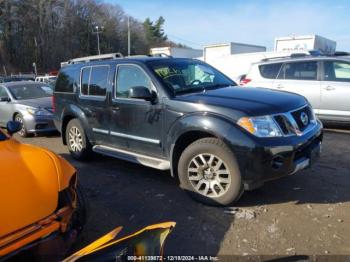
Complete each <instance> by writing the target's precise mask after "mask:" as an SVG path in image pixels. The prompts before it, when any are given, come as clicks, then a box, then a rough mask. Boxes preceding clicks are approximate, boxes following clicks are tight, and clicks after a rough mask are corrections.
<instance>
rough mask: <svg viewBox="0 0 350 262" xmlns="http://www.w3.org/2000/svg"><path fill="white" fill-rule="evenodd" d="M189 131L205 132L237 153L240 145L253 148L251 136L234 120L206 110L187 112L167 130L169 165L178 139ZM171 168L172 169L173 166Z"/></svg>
mask: <svg viewBox="0 0 350 262" xmlns="http://www.w3.org/2000/svg"><path fill="white" fill-rule="evenodd" d="M191 131H200V132H205V133H208V134H211V135H213V136H215V137H217V138H219V139H221V140H223V141H224V142H225V143H226V144H227V145H228V146H229V147H230V149H231V150H232V151H233V152H234V153H238V154H239V153H240V151H241V150H240V149H241V148H242V147H244V148H245V149H246V148H254V142H253V140H252V138H251V137H250V136H249V135H248V134H246V133H245V132H243V131H242V130H241V128H240V127H238V126H237V125H236V123H234V120H232V119H230V118H227V117H225V116H222V115H219V114H215V113H208V112H200V113H194V114H188V115H185V116H183V117H181V118H180V119H178V120H177V121H176V122H175V123H174V124H173V125H172V126H171V127H170V129H169V131H168V135H167V137H166V143H165V147H166V149H165V150H166V152H167V153H168V154H169V155H168V157H169V159H170V161H171V165H173V153H174V147H175V145H176V143H177V141H178V139H179V138H180V137H181V136H182V135H184V134H186V133H188V132H191ZM171 170H172V171H173V166H172V168H171Z"/></svg>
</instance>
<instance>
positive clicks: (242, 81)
mask: <svg viewBox="0 0 350 262" xmlns="http://www.w3.org/2000/svg"><path fill="white" fill-rule="evenodd" d="M250 81H252V80H251V79H249V78H243V79H241V81H239V85H241V86H244V85H246V84H248V83H249V82H250Z"/></svg>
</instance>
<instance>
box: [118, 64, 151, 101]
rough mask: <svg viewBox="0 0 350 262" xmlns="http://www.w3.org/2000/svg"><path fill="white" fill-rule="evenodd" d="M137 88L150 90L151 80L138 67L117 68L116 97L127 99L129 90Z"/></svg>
mask: <svg viewBox="0 0 350 262" xmlns="http://www.w3.org/2000/svg"><path fill="white" fill-rule="evenodd" d="M137 86H143V87H146V88H148V89H149V90H152V82H151V79H150V78H149V77H148V76H147V75H146V73H145V72H144V71H143V70H142V69H141V68H139V67H138V66H134V65H120V66H118V72H117V81H116V89H117V91H116V97H122V98H127V97H128V96H129V90H130V89H131V88H133V87H137Z"/></svg>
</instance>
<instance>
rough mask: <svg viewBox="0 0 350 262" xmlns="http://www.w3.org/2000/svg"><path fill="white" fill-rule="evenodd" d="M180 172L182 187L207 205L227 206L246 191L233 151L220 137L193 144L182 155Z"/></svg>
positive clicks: (179, 165) (204, 139)
mask: <svg viewBox="0 0 350 262" xmlns="http://www.w3.org/2000/svg"><path fill="white" fill-rule="evenodd" d="M178 175H179V180H180V183H181V187H182V188H183V189H185V190H186V191H187V192H188V193H189V194H190V195H191V196H192V197H193V198H195V199H197V200H199V201H201V202H203V203H205V204H211V205H228V204H230V203H232V202H234V201H237V200H238V199H239V197H240V196H241V195H242V193H243V186H242V179H241V174H240V171H239V168H238V163H237V161H236V159H235V157H234V154H233V152H232V151H231V150H230V149H229V148H228V147H227V146H226V144H225V143H224V142H223V141H221V140H219V139H217V138H211V137H210V138H203V139H199V140H197V141H195V142H193V143H192V144H190V145H189V146H188V147H187V148H186V149H185V150H184V151H183V153H182V155H181V156H180V159H179V164H178Z"/></svg>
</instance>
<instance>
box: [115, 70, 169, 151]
mask: <svg viewBox="0 0 350 262" xmlns="http://www.w3.org/2000/svg"><path fill="white" fill-rule="evenodd" d="M140 86H142V87H146V88H148V89H149V90H150V91H151V92H153V93H154V94H156V93H157V90H156V88H155V86H154V84H153V82H152V80H151V78H150V76H149V75H148V73H147V72H146V71H145V69H143V68H142V67H141V66H139V65H136V64H119V65H117V67H116V77H115V82H114V91H113V97H112V101H111V107H110V111H111V121H110V141H111V144H112V145H113V146H114V147H118V148H126V149H128V150H130V151H133V152H137V153H141V154H146V155H152V156H157V157H159V156H161V155H162V145H161V140H162V114H163V111H162V106H161V104H160V103H159V102H156V103H153V102H150V101H145V100H143V99H134V98H129V90H130V89H131V88H133V87H140Z"/></svg>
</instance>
